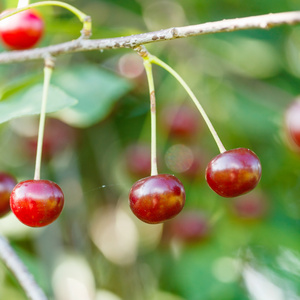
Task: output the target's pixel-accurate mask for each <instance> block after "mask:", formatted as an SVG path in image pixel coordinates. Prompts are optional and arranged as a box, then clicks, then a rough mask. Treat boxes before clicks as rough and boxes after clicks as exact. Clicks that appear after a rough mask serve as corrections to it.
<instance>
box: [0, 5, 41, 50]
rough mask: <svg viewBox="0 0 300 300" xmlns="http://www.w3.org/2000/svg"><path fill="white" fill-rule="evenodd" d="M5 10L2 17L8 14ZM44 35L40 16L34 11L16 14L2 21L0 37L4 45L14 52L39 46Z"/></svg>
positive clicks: (0, 22) (0, 23) (28, 10)
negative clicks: (38, 43)
mask: <svg viewBox="0 0 300 300" xmlns="http://www.w3.org/2000/svg"><path fill="white" fill-rule="evenodd" d="M9 11H11V9H10V10H5V11H4V12H3V13H2V14H1V15H4V14H5V13H8V12H9ZM43 33H44V22H43V20H42V17H41V16H40V14H39V13H38V12H37V11H35V10H32V9H27V10H24V11H22V12H19V13H16V14H15V15H13V16H10V17H8V18H6V19H3V20H1V21H0V37H1V39H2V41H3V44H4V45H5V46H6V47H8V48H10V49H13V50H24V49H29V48H31V47H33V46H34V45H36V44H37V42H38V41H39V40H40V39H41V37H42V35H43Z"/></svg>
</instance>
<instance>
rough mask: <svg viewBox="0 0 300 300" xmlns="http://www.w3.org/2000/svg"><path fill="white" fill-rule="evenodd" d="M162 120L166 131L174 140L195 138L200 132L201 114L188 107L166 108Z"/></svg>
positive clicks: (174, 106)
mask: <svg viewBox="0 0 300 300" xmlns="http://www.w3.org/2000/svg"><path fill="white" fill-rule="evenodd" d="M161 119H162V126H163V127H164V129H165V130H166V131H167V132H168V133H169V134H170V136H171V137H174V138H180V139H182V138H183V139H189V138H194V137H195V135H196V134H197V133H198V131H199V126H200V118H199V114H198V113H197V111H196V110H195V109H192V108H191V107H189V106H186V105H181V106H177V105H172V106H168V107H165V108H164V109H163V111H162V114H161Z"/></svg>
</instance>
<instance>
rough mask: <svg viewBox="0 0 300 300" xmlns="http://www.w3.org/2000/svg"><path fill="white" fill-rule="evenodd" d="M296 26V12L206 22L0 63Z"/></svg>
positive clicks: (7, 56)
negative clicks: (222, 33) (205, 35)
mask: <svg viewBox="0 0 300 300" xmlns="http://www.w3.org/2000/svg"><path fill="white" fill-rule="evenodd" d="M298 23H300V11H294V12H282V13H274V14H267V15H260V16H253V17H246V18H237V19H229V20H222V21H216V22H208V23H204V24H197V25H190V26H184V27H172V28H168V29H162V30H159V31H154V32H147V33H142V34H136V35H131V36H125V37H117V38H108V39H95V40H91V39H89V40H86V39H77V40H73V41H70V42H66V43H62V44H57V45H52V46H48V47H44V48H36V49H32V50H25V51H11V52H3V53H1V54H0V63H2V64H3V63H12V62H22V61H29V60H39V59H44V55H45V53H49V54H50V55H52V56H58V55H61V54H66V53H74V52H84V51H92V50H107V49H119V48H136V47H138V46H140V45H143V44H149V43H155V42H158V41H168V40H173V39H178V38H186V37H191V36H198V35H204V34H212V33H219V32H231V31H237V30H246V29H269V28H272V27H275V26H280V25H293V24H298Z"/></svg>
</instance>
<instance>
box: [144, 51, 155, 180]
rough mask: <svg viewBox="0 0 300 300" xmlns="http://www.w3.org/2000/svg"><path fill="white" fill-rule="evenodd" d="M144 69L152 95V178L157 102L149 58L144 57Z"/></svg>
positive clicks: (152, 174) (153, 173)
mask: <svg viewBox="0 0 300 300" xmlns="http://www.w3.org/2000/svg"><path fill="white" fill-rule="evenodd" d="M143 59H144V67H145V71H146V74H147V79H148V85H149V94H150V112H151V176H154V175H157V174H158V172H157V153H156V101H155V91H154V81H153V74H152V64H151V62H150V61H149V59H148V57H143Z"/></svg>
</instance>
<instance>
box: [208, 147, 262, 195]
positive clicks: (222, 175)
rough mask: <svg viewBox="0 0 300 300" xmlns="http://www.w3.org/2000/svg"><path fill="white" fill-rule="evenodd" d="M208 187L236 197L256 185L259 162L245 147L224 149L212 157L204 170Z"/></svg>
mask: <svg viewBox="0 0 300 300" xmlns="http://www.w3.org/2000/svg"><path fill="white" fill-rule="evenodd" d="M205 178H206V181H207V183H208V185H209V186H210V188H211V189H212V190H213V191H215V192H216V193H217V194H219V195H220V196H223V197H236V196H239V195H242V194H245V193H247V192H249V191H251V190H252V189H254V188H255V187H256V185H257V184H258V182H259V180H260V178H261V164H260V161H259V158H258V157H257V156H256V154H255V153H254V152H252V151H251V150H249V149H246V148H237V149H232V150H228V151H225V152H223V153H221V154H219V155H217V156H216V157H215V158H214V159H212V160H211V161H210V162H209V164H208V166H207V168H206V172H205Z"/></svg>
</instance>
